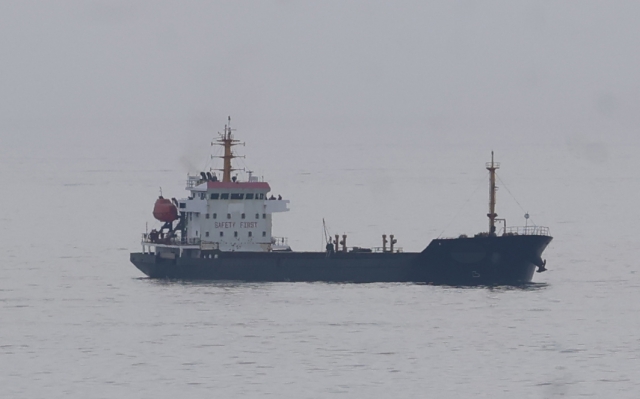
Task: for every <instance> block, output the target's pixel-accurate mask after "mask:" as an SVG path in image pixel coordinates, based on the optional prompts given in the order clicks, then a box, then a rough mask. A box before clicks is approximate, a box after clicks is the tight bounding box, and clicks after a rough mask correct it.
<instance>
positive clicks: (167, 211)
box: [153, 197, 178, 223]
mask: <svg viewBox="0 0 640 399" xmlns="http://www.w3.org/2000/svg"><path fill="white" fill-rule="evenodd" d="M153 217H154V218H156V219H158V220H159V221H161V222H166V223H171V222H173V221H174V220H176V219H177V218H178V208H176V206H175V205H173V203H172V202H171V201H170V200H168V199H166V198H162V197H160V198H158V199H157V200H156V204H155V205H154V206H153Z"/></svg>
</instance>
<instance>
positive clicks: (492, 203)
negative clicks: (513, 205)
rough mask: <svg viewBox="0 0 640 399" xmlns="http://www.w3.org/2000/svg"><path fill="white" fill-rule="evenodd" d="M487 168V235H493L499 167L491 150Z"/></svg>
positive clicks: (494, 232) (494, 230) (494, 231)
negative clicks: (497, 171) (497, 170)
mask: <svg viewBox="0 0 640 399" xmlns="http://www.w3.org/2000/svg"><path fill="white" fill-rule="evenodd" d="M486 166H487V170H488V171H489V213H487V216H488V217H489V235H490V236H494V235H495V234H496V217H497V216H498V214H497V213H496V191H497V187H496V169H498V168H500V164H499V163H498V162H493V151H491V162H488V163H487V165H486Z"/></svg>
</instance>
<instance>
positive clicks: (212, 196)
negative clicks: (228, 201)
mask: <svg viewBox="0 0 640 399" xmlns="http://www.w3.org/2000/svg"><path fill="white" fill-rule="evenodd" d="M218 198H220V194H218V193H214V194H211V199H218Z"/></svg>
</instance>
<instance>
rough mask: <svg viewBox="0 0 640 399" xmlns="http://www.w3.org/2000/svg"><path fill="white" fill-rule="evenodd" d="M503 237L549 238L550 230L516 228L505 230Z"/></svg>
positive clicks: (544, 228)
mask: <svg viewBox="0 0 640 399" xmlns="http://www.w3.org/2000/svg"><path fill="white" fill-rule="evenodd" d="M503 235H517V236H548V235H550V234H549V228H548V227H544V226H514V227H507V228H506V229H504V231H503Z"/></svg>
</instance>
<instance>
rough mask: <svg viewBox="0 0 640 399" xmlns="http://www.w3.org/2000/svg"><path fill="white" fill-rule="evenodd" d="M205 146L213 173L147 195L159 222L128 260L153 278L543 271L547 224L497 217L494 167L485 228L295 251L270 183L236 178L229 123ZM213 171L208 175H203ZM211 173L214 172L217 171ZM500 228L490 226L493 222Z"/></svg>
mask: <svg viewBox="0 0 640 399" xmlns="http://www.w3.org/2000/svg"><path fill="white" fill-rule="evenodd" d="M218 136H219V137H218V138H217V139H216V140H215V141H214V142H213V143H212V145H214V144H215V145H220V146H222V148H223V149H224V152H223V155H222V156H220V158H222V161H223V165H222V168H221V169H211V170H209V171H203V172H200V173H199V174H197V175H188V176H187V182H186V190H187V191H188V192H189V195H188V197H187V198H184V199H180V200H177V199H175V198H172V199H167V198H164V197H163V196H162V195H160V197H159V198H158V199H157V200H156V202H155V206H154V209H153V216H154V217H155V219H157V220H158V221H159V222H160V223H162V226H160V227H159V229H153V230H152V231H151V232H146V233H144V234H143V235H142V241H141V245H142V252H135V253H131V254H130V260H131V262H132V263H133V264H134V265H135V266H136V267H137V268H138V269H139V270H140V271H141V272H142V273H144V274H145V275H147V276H148V277H150V278H159V279H181V280H229V281H247V282H336V283H374V282H412V283H426V284H444V285H497V284H506V285H519V284H526V283H530V282H531V281H532V279H533V276H534V273H535V272H543V271H545V270H546V260H543V259H542V253H543V251H544V250H545V248H546V247H547V245H548V244H549V242H551V240H552V237H551V236H550V234H549V229H548V228H547V227H542V226H536V225H527V226H520V227H508V226H507V225H506V220H505V219H499V218H498V214H497V213H496V191H497V187H496V170H497V169H498V168H499V167H500V165H499V163H497V162H494V159H493V152H492V153H491V162H488V163H487V164H486V169H487V170H488V171H489V213H488V214H487V216H488V218H489V229H488V231H486V232H480V233H478V234H475V235H472V236H466V235H460V236H459V237H456V238H436V239H433V240H431V242H430V243H429V244H428V245H427V246H426V248H424V250H422V251H421V252H403V251H402V249H401V248H399V247H398V246H397V245H396V244H397V239H396V238H395V237H394V236H393V235H390V236H386V235H382V246H381V247H372V248H362V247H348V246H347V236H346V235H342V236H339V235H335V236H330V235H329V234H327V232H326V229H325V236H326V247H325V250H324V251H317V252H301V251H294V250H292V248H291V247H290V246H289V245H288V243H287V240H286V239H285V238H279V237H274V236H272V218H273V216H274V215H275V214H277V213H281V212H287V211H289V200H286V199H282V197H280V196H278V197H275V196H274V195H273V194H270V193H271V187H270V185H269V183H267V182H266V181H263V180H262V179H260V178H257V177H256V176H253V175H252V174H251V173H248V177H247V178H246V181H240V179H239V178H238V177H237V175H234V176H232V172H233V171H234V170H236V169H234V168H233V166H232V160H233V159H234V158H236V157H237V155H236V154H235V152H234V151H233V147H234V146H236V145H238V144H240V141H239V140H237V139H236V138H235V134H234V133H233V130H232V129H231V119H230V118H229V120H228V123H227V124H226V125H225V127H224V131H223V133H219V134H218ZM212 172H213V173H212ZM216 172H219V173H220V176H218V174H217V173H216ZM499 225H501V226H500V228H499V229H498V227H499Z"/></svg>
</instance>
